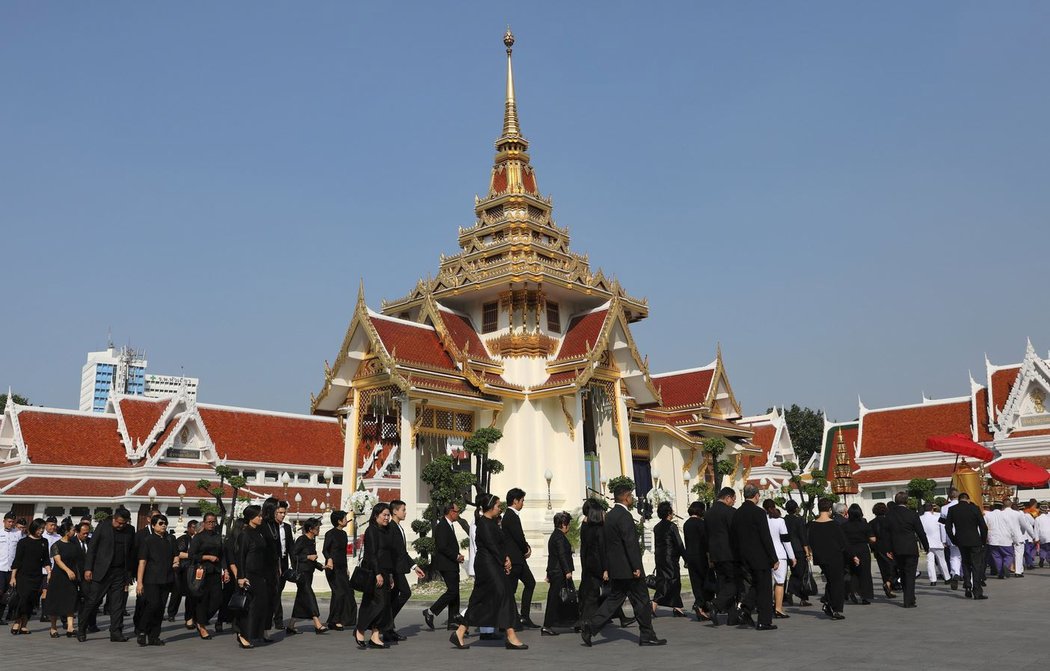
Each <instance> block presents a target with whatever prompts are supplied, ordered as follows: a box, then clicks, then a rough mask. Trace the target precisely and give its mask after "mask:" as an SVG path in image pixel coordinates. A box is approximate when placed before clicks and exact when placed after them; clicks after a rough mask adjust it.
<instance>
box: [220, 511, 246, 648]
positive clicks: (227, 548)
mask: <svg viewBox="0 0 1050 671" xmlns="http://www.w3.org/2000/svg"><path fill="white" fill-rule="evenodd" d="M243 532H244V520H243V519H237V520H234V521H233V524H231V525H230V532H229V533H228V534H226V538H224V539H223V540H222V564H223V568H224V569H225V570H224V571H223V573H224V575H226V576H229V580H228V581H226V582H223V584H222V598H221V599H219V613H218V615H216V616H215V633H219V632H220V631H222V626H223V624H224V623H225V624H229V625H230V626H231V627H232V629H233V631H235V632H237V631H239V630H240V628H239V627H238V626H237V625H238V624H239V623H240V617H239V615H237V614H235V613H233V612H231V611H230V608H229V605H230V599H232V598H233V595H234V593H236V592H237V587H238V585H237V578H239V577H240V576H239V575H238V573H237V551H238V548H239V547H240V539H241V534H242V533H243Z"/></svg>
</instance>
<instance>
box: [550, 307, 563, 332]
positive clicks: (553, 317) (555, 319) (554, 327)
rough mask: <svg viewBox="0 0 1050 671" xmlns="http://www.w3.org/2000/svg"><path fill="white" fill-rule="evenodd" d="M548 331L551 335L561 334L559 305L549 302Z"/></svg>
mask: <svg viewBox="0 0 1050 671" xmlns="http://www.w3.org/2000/svg"><path fill="white" fill-rule="evenodd" d="M547 330H548V331H550V332H551V333H561V313H560V312H559V310H558V304H557V303H553V302H550V301H548V302H547Z"/></svg>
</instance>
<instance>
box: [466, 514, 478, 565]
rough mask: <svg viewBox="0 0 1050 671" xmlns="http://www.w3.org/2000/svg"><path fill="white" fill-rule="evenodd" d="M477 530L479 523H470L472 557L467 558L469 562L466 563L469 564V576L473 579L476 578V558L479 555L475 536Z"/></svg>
mask: <svg viewBox="0 0 1050 671" xmlns="http://www.w3.org/2000/svg"><path fill="white" fill-rule="evenodd" d="M477 530H478V523H477V522H471V523H470V533H469V534H468V536H469V537H470V556H469V557H467V562H466V563H467V575H469V576H470V577H471V578H473V577H474V557H475V556H476V555H477V554H478V542H477V541H476V540H474V534H475V533H476V532H477Z"/></svg>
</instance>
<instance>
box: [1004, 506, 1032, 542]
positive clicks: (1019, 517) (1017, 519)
mask: <svg viewBox="0 0 1050 671" xmlns="http://www.w3.org/2000/svg"><path fill="white" fill-rule="evenodd" d="M1003 515H1004V516H1005V517H1006V519H1008V520H1010V523H1011V524H1013V525H1014V527H1016V531H1017V533H1016V535H1015V537H1014V542H1015V543H1023V542H1025V541H1026V540H1030V539H1031V538H1033V537H1035V525H1034V524H1032V521H1033V520H1032V516H1031V515H1029V514H1028V513H1023V512H1021V511H1020V510H1014V509H1013V508H1003Z"/></svg>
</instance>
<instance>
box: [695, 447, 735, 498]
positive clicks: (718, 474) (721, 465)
mask: <svg viewBox="0 0 1050 671" xmlns="http://www.w3.org/2000/svg"><path fill="white" fill-rule="evenodd" d="M726 447H727V445H726V441H725V439H724V438H721V437H719V436H712V437H710V438H705V439H704V442H703V443H701V449H702V450H703V451H704V454H706V455H708V458H709V462H710V464H711V471H712V473H714V476H715V477H714V480H715V491H716V492H717V491H718V490H719V489H721V488H722V478H724V477H725V476H727V475H729V474H730V473H732V472H733V464H732V462H730V461H728V460H723V459H721V457H722V455H723V454H724V453H725V451H726Z"/></svg>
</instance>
